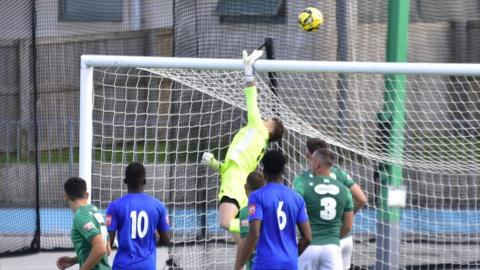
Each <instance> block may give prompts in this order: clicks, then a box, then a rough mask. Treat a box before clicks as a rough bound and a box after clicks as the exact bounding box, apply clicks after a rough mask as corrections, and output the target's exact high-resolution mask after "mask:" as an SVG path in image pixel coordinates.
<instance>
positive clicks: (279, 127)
mask: <svg viewBox="0 0 480 270" xmlns="http://www.w3.org/2000/svg"><path fill="white" fill-rule="evenodd" d="M270 120H271V121H272V122H273V130H272V131H271V132H270V134H268V141H269V142H276V141H279V140H281V139H282V137H283V133H284V132H285V127H284V126H283V123H282V121H280V119H278V118H277V117H272V118H270Z"/></svg>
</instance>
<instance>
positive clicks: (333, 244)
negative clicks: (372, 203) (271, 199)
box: [294, 149, 353, 270]
mask: <svg viewBox="0 0 480 270" xmlns="http://www.w3.org/2000/svg"><path fill="white" fill-rule="evenodd" d="M333 159H334V158H333V153H332V152H331V151H330V150H328V149H319V150H316V151H315V152H314V153H313V154H312V155H311V157H310V158H309V160H308V165H309V169H310V172H307V173H304V174H303V175H302V177H301V179H298V178H297V179H296V180H297V181H294V189H295V190H296V191H297V192H298V193H300V194H301V195H302V197H303V199H304V200H305V204H306V206H307V212H308V217H309V219H310V225H311V227H312V242H311V243H310V246H309V247H308V248H307V249H306V250H305V252H304V253H303V254H302V255H301V256H300V258H299V260H298V264H299V269H305V270H310V269H312V270H313V269H321V270H340V269H342V256H341V251H340V239H341V238H342V237H344V236H345V235H346V234H347V233H349V232H350V230H351V229H352V224H353V201H352V195H351V193H350V191H349V190H348V189H347V187H345V186H344V185H343V184H342V183H340V182H339V181H337V180H335V179H334V178H333V177H332V176H331V171H330V168H331V167H332V164H333Z"/></svg>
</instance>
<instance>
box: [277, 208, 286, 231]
mask: <svg viewBox="0 0 480 270" xmlns="http://www.w3.org/2000/svg"><path fill="white" fill-rule="evenodd" d="M282 207H283V201H280V202H279V203H278V207H277V220H278V228H279V229H280V231H282V230H283V229H285V226H287V215H286V214H285V212H283V211H282Z"/></svg>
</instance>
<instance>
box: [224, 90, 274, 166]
mask: <svg viewBox="0 0 480 270" xmlns="http://www.w3.org/2000/svg"><path fill="white" fill-rule="evenodd" d="M243 91H244V93H245V99H246V102H247V119H248V120H247V121H248V123H247V125H246V126H245V127H243V128H241V129H240V130H239V131H238V133H237V134H235V136H234V137H233V140H232V142H231V143H230V146H229V147H228V151H227V155H226V157H225V161H224V163H223V165H222V168H221V173H222V172H224V171H225V170H226V169H227V168H228V167H229V166H230V164H231V163H232V162H234V163H235V164H236V165H237V167H238V168H239V169H241V170H243V171H244V172H245V173H250V172H253V171H255V169H256V168H257V166H258V163H259V162H260V160H261V159H262V157H263V154H264V152H265V148H266V146H267V143H268V136H269V134H268V130H267V128H266V127H265V124H264V122H263V120H262V117H261V115H260V111H259V109H258V105H257V88H256V87H255V86H253V87H246V88H245V89H244V90H243Z"/></svg>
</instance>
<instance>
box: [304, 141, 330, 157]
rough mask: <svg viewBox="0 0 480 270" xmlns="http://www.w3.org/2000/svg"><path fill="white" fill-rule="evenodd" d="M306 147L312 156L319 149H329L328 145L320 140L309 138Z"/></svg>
mask: <svg viewBox="0 0 480 270" xmlns="http://www.w3.org/2000/svg"><path fill="white" fill-rule="evenodd" d="M306 145H307V150H308V152H309V153H310V154H313V152H315V150H318V149H328V143H327V142H326V141H324V140H322V139H319V138H309V139H308V140H307V143H306Z"/></svg>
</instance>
